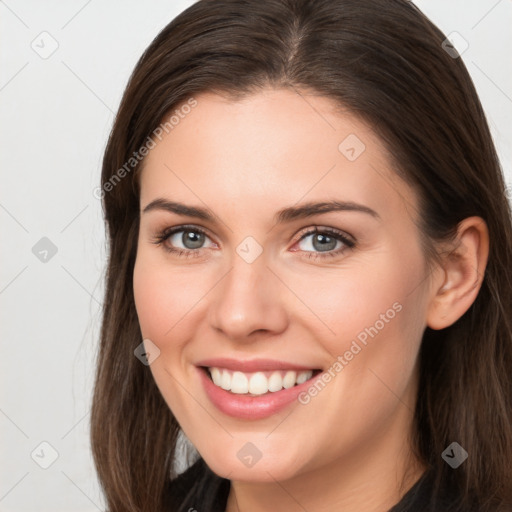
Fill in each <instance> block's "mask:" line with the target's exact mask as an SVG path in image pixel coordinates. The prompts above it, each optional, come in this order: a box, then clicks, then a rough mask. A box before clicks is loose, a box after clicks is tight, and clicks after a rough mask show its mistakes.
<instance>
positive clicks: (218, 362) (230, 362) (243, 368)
mask: <svg viewBox="0 0 512 512" xmlns="http://www.w3.org/2000/svg"><path fill="white" fill-rule="evenodd" d="M196 365H197V366H206V367H208V368H225V369H226V370H232V371H240V372H246V373H251V372H257V371H272V370H299V371H300V370H304V371H307V370H315V369H318V368H317V367H313V366H303V365H300V364H295V363H288V362H286V361H278V360H275V359H250V360H243V361H242V360H237V359H231V358H227V357H217V358H213V359H204V360H202V361H199V362H197V363H196Z"/></svg>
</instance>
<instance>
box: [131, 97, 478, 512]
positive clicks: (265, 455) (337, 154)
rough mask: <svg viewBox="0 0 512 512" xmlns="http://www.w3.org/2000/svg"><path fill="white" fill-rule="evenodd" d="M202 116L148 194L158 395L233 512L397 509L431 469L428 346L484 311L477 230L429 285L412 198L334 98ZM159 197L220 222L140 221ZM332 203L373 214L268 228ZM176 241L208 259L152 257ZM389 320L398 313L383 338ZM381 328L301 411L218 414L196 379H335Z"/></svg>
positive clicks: (142, 270)
mask: <svg viewBox="0 0 512 512" xmlns="http://www.w3.org/2000/svg"><path fill="white" fill-rule="evenodd" d="M196 100H197V102H198V103H197V106H196V107H195V108H194V109H193V110H192V112H191V113H190V114H189V115H188V116H186V117H185V118H184V119H182V120H180V123H179V124H178V125H177V126H175V127H174V129H173V130H172V131H170V132H169V133H168V134H167V135H165V136H164V138H163V139H162V141H160V142H158V144H157V146H156V147H155V148H154V149H153V150H151V151H150V153H149V155H148V156H147V157H146V159H145V162H144V169H143V171H142V174H141V177H140V178H141V180H140V207H141V221H140V230H139V240H138V247H137V259H136V263H135V269H134V294H135V302H136V308H137V314H138V318H139V322H140V326H141V332H142V336H143V338H144V339H150V340H151V341H152V343H154V344H155V345H157V346H158V348H159V350H160V355H159V357H158V358H157V359H155V360H154V362H152V364H151V366H150V369H151V372H152V374H153V376H154V379H155V382H156V384H157V386H158V388H159V389H160V391H161V393H162V395H163V397H164V399H165V400H166V402H167V404H168V406H169V407H170V408H171V410H172V412H173V414H174V415H175V417H176V419H177V421H178V422H179V424H180V426H181V427H182V429H183V431H184V432H185V434H186V435H187V436H188V438H189V439H190V440H191V441H192V443H193V444H194V445H195V446H196V448H197V450H198V451H199V453H200V454H201V456H202V457H203V458H204V460H205V461H206V463H207V464H208V465H209V467H210V468H211V469H212V470H213V471H214V472H215V473H217V474H218V475H221V476H223V477H225V478H229V479H230V480H231V490H230V494H229V499H228V504H227V508H226V510H227V512H236V511H243V512H263V511H268V510H287V511H290V512H296V511H297V512H299V511H303V510H308V511H312V512H327V511H332V510H344V512H356V511H357V512H360V511H362V510H364V511H365V512H382V511H383V510H387V509H389V508H391V507H392V506H393V505H394V504H396V503H397V502H398V501H399V500H400V499H401V497H402V496H403V494H404V493H405V492H406V491H407V489H408V488H410V487H411V486H412V485H413V484H414V482H415V481H416V480H417V479H418V478H419V477H420V476H421V474H422V473H423V471H424V469H425V468H424V467H423V465H422V464H421V463H420V462H418V461H417V460H415V459H414V457H413V456H412V454H411V445H410V442H409V441H408V439H409V435H410V433H411V431H412V419H413V411H414V406H415V399H416V398H415V397H416V393H417V376H418V365H417V362H418V358H417V355H418V350H419V347H420V342H421V337H422V333H423V331H424V329H425V328H426V327H427V326H430V327H432V328H434V329H441V328H443V327H446V326H448V325H450V324H452V323H453V322H455V321H456V320H457V319H458V318H459V317H460V316H462V314H463V313H464V312H465V311H466V310H467V309H468V308H469V306H470V305H471V303H472V302H473V301H474V299H475V297H476V295H477V293H478V290H479V288H480V284H481V279H482V276H483V273H484V268H485V263H486V259H487V250H488V249H487V247H488V235H487V230H486V227H485V224H484V223H483V221H481V219H479V218H470V219H466V220H465V221H464V222H463V223H462V224H461V225H460V227H459V232H458V237H457V240H456V245H454V246H453V247H456V249H455V252H452V253H451V255H450V256H446V257H445V258H444V260H443V262H444V263H442V264H440V265H436V266H435V267H434V269H433V270H430V269H429V267H428V266H427V265H426V262H425V255H424V251H423V249H422V246H421V243H420V232H419V230H418V227H417V221H418V207H417V204H418V201H417V197H416V194H415V193H414V191H413V190H412V189H411V188H410V187H409V186H408V185H406V184H405V183H404V182H402V181H401V180H400V179H399V178H398V177H397V176H396V174H395V173H394V172H393V170H392V164H391V163H390V159H389V156H388V154H387V153H386V151H385V149H384V147H383V145H382V143H381V141H380V140H379V138H378V137H377V136H376V135H375V133H374V132H373V131H372V130H371V129H370V128H369V127H368V126H367V125H365V124H363V123H362V122H361V121H360V120H358V119H357V118H355V117H354V116H352V115H349V114H341V113H339V112H338V113H336V112H334V109H333V103H332V102H331V100H329V99H327V98H323V97H319V96H314V95H312V94H309V95H306V94H305V93H303V94H302V95H299V94H297V92H295V91H293V90H286V89H277V90H271V89H265V90H263V91H261V92H258V93H256V94H253V95H251V96H248V97H246V98H244V99H243V100H240V101H236V102H235V101H230V100H227V99H225V98H223V97H221V96H219V95H216V94H213V93H204V94H201V95H197V96H196ZM350 134H355V135H356V136H357V138H358V139H359V140H360V141H362V142H363V143H364V145H365V150H364V151H363V152H362V153H361V154H360V156H358V157H357V158H356V159H354V160H353V161H351V160H349V159H348V158H347V157H346V155H345V154H343V153H342V152H341V151H340V150H339V149H338V146H339V144H340V143H341V142H342V141H343V140H344V139H346V137H347V136H349V135H350ZM351 156H352V155H351ZM158 198H161V199H165V200H168V201H175V202H180V203H183V204H185V205H188V206H196V207H201V208H208V209H209V210H210V211H211V212H213V214H214V216H215V217H214V219H212V220H203V219H199V218H197V217H189V216H185V215H182V214H176V213H174V212H170V211H166V210H163V209H158V208H154V209H150V210H148V211H144V210H145V208H146V206H147V205H149V204H150V203H151V202H152V201H154V200H155V199H158ZM330 200H338V201H343V202H349V203H356V204H357V205H361V206H364V207H365V208H367V209H371V210H372V211H373V212H374V213H368V211H360V210H342V211H330V212H327V213H317V214H315V215H314V216H311V217H306V218H295V219H288V220H285V221H283V222H281V223H276V219H275V215H276V212H278V211H279V210H281V209H283V208H285V207H291V206H299V205H302V204H304V203H306V202H308V203H309V202H326V201H330ZM183 225H187V226H189V228H188V229H190V226H192V227H200V228H202V229H203V230H204V231H206V237H205V238H204V243H203V244H202V245H201V246H200V248H197V247H198V246H197V245H196V246H194V245H190V244H189V245H188V246H186V245H184V243H183V237H182V235H183V234H188V231H186V229H185V231H186V232H185V233H183V232H179V233H178V234H177V235H176V234H174V235H172V236H171V237H170V238H169V239H168V240H167V241H165V242H163V243H162V244H160V245H158V244H155V243H154V239H155V237H156V236H157V235H158V234H159V233H160V232H161V231H162V230H164V229H166V228H170V227H174V226H176V227H178V226H183ZM315 226H318V227H319V230H320V231H321V228H331V229H334V230H336V231H339V232H341V233H342V234H344V235H345V236H348V237H349V239H350V240H353V241H355V245H354V246H353V247H350V246H349V245H345V244H344V243H343V242H341V241H339V242H334V241H333V243H332V244H331V245H330V246H329V249H328V252H330V253H331V254H332V253H335V252H336V251H338V253H337V255H335V256H333V257H329V256H325V254H326V253H325V252H324V251H325V249H324V250H322V246H321V245H320V244H313V240H314V238H315V235H307V236H305V237H304V234H305V233H306V232H307V231H309V229H310V228H313V227H315ZM193 233H194V232H193V230H192V234H193ZM249 236H250V237H253V239H255V240H256V241H257V243H258V244H259V246H260V247H261V249H262V253H261V254H260V255H259V256H258V257H257V258H256V259H255V260H254V261H252V262H251V263H248V262H247V261H246V260H245V259H244V258H242V257H240V255H239V254H238V253H237V251H236V249H237V247H238V246H239V245H240V243H241V242H242V241H244V240H245V239H246V237H249ZM326 236H330V235H329V233H327V234H326ZM331 236H332V235H331ZM334 240H336V239H334ZM165 247H174V248H176V249H181V250H184V251H187V250H188V252H189V253H192V252H194V253H195V254H193V255H191V256H192V257H183V256H181V257H180V256H178V255H177V254H176V253H171V252H168V251H166V250H165ZM331 247H332V248H331ZM339 248H341V249H342V250H341V251H339V250H338V249H339ZM251 250H253V249H251ZM322 255H324V256H323V257H322ZM315 256H316V257H315ZM394 304H395V308H396V309H398V307H397V306H396V305H397V304H398V305H399V306H401V307H400V308H399V309H400V311H399V312H398V311H395V313H396V314H395V313H394V314H393V318H392V319H389V318H388V319H387V320H388V321H386V322H385V323H383V322H380V324H377V323H376V322H377V321H378V320H379V319H380V318H382V317H381V316H380V315H382V314H384V313H385V312H386V311H388V310H390V308H391V309H392V306H393V305H394ZM381 324H382V325H383V327H382V328H381V327H380V325H381ZM376 325H377V326H378V327H377V330H378V333H377V334H376V335H375V336H374V337H368V342H367V345H366V346H364V347H363V348H362V350H360V351H359V352H358V353H357V355H355V356H354V357H353V358H352V359H351V360H350V361H348V364H346V366H344V368H343V370H342V371H340V372H338V373H336V376H335V377H334V378H332V379H331V381H330V382H329V383H328V384H327V385H326V386H325V388H324V389H323V390H322V391H321V392H319V393H318V394H316V395H315V396H314V397H310V398H311V399H310V401H309V402H308V403H299V402H298V401H295V402H294V403H292V404H291V405H288V406H287V407H286V408H285V409H283V410H281V411H279V412H277V413H276V414H272V415H271V416H269V417H266V418H263V419H257V420H248V419H241V418H235V417H232V416H229V415H226V414H225V413H224V412H221V411H220V410H219V409H218V408H217V407H215V405H214V404H213V403H212V402H211V401H210V399H209V398H208V396H207V395H206V393H205V390H204V388H203V386H202V383H201V381H200V379H199V377H198V371H197V368H196V365H195V363H197V362H198V361H200V360H201V359H206V358H212V357H231V358H235V359H237V360H251V359H255V358H265V359H279V360H281V361H287V362H290V363H294V364H301V365H304V366H307V367H311V368H318V369H321V370H323V371H324V372H326V370H327V369H328V368H332V366H333V363H334V362H335V361H336V358H337V357H338V356H339V355H343V354H345V353H346V351H347V350H349V349H350V347H351V344H352V342H353V341H354V340H356V339H357V336H358V335H360V333H361V332H363V331H364V330H365V329H366V328H370V327H371V326H376ZM359 345H361V343H360V344H359ZM361 346H362V345H361ZM247 442H250V443H252V444H253V445H254V446H255V447H257V450H258V451H259V453H260V454H261V459H260V460H259V461H258V462H257V463H256V464H254V465H253V466H251V467H248V466H246V465H244V464H243V463H242V462H241V460H240V458H239V457H238V456H237V452H239V450H240V449H241V448H242V447H243V446H244V445H246V443H247ZM404 477H405V488H402V489H401V488H400V483H401V482H402V480H403V479H404Z"/></svg>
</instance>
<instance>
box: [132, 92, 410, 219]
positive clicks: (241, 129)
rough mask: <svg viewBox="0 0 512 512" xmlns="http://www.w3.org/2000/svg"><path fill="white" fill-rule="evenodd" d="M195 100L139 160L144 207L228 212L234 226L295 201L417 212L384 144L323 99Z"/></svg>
mask: <svg viewBox="0 0 512 512" xmlns="http://www.w3.org/2000/svg"><path fill="white" fill-rule="evenodd" d="M194 99H195V101H196V104H195V106H194V107H193V108H190V109H184V110H183V111H182V112H181V115H180V116H179V120H178V116H177V117H175V118H174V121H175V124H173V126H172V129H169V130H168V133H164V135H163V137H162V140H161V141H157V144H156V147H155V148H154V149H152V150H151V151H150V152H149V154H148V155H147V157H146V158H145V161H144V167H143V170H142V174H141V206H143V205H145V204H147V203H148V202H149V201H151V200H153V199H154V198H156V197H168V198H174V199H179V200H183V201H189V202H193V203H194V204H198V203H199V202H203V203H207V204H208V206H210V207H211V208H212V209H214V210H215V208H219V207H227V206H230V207H231V211H230V213H234V212H235V210H236V215H237V216H240V217H241V218H243V217H247V216H251V217H254V214H255V209H257V211H258V212H259V213H262V214H263V212H264V211H267V209H268V213H269V215H271V214H273V213H274V212H275V211H277V210H279V209H281V208H282V207H283V205H288V204H290V205H291V204H295V203H297V202H299V201H301V200H304V201H313V200H325V199H340V200H346V201H353V202H360V203H363V204H367V205H368V206H370V207H371V208H373V209H376V210H379V209H380V210H383V211H384V212H385V211H386V210H389V209H394V210H402V213H403V211H404V210H405V211H407V212H409V213H410V211H411V208H412V210H415V209H416V198H415V194H414V193H413V191H412V190H411V189H410V188H409V187H408V185H406V184H405V183H404V182H403V181H402V180H401V179H400V178H399V177H398V176H397V175H396V173H395V172H393V170H392V165H393V164H392V162H391V159H390V157H389V155H388V153H387V151H386V149H385V147H384V145H383V144H382V142H381V140H380V139H379V138H378V137H377V135H376V134H375V133H374V132H373V130H372V129H371V128H370V127H369V126H367V125H366V124H365V123H363V122H362V121H361V120H360V119H358V118H357V117H355V116H354V115H351V114H349V113H347V112H343V111H342V109H341V108H340V107H339V106H337V105H336V104H335V103H334V102H333V101H332V100H330V99H328V98H325V97H321V96H318V95H316V96H315V95H312V94H311V93H309V94H307V93H305V92H299V91H296V90H291V89H277V90H275V89H266V90H262V91H260V92H258V93H255V94H252V95H250V96H246V97H244V98H243V99H241V100H237V101H233V100H229V99H227V98H225V97H223V96H220V95H217V94H213V93H202V94H200V95H197V96H195V97H194ZM179 109H180V107H179V106H177V107H176V108H175V109H174V110H173V112H176V110H178V111H179ZM185 112H186V113H185ZM176 120H178V122H176ZM164 122H165V120H164ZM235 206H236V208H235ZM225 213H227V212H225Z"/></svg>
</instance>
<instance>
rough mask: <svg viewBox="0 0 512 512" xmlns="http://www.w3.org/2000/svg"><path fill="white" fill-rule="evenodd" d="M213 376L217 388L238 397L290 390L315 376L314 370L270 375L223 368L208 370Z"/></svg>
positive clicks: (280, 372)
mask: <svg viewBox="0 0 512 512" xmlns="http://www.w3.org/2000/svg"><path fill="white" fill-rule="evenodd" d="M208 371H209V372H210V375H211V376H212V380H213V383H214V384H215V385H216V386H219V387H221V388H222V389H225V390H226V391H231V392H232V393H235V394H237V395H245V394H247V393H250V394H252V395H264V394H265V393H268V392H269V391H270V392H272V393H274V392H276V391H281V390H282V389H283V388H284V389H289V388H292V387H293V386H295V385H296V384H302V383H304V382H306V381H307V380H309V379H310V378H311V377H312V376H313V371H312V370H306V371H302V372H300V373H298V372H296V371H293V370H288V371H274V372H272V373H271V374H270V375H269V372H267V375H269V376H268V377H267V375H265V373H264V372H256V373H243V372H238V371H235V372H232V371H230V370H226V369H224V368H223V369H221V368H208Z"/></svg>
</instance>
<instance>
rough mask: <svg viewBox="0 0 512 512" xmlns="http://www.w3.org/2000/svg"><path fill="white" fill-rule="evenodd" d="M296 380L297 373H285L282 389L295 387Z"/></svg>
mask: <svg viewBox="0 0 512 512" xmlns="http://www.w3.org/2000/svg"><path fill="white" fill-rule="evenodd" d="M296 379H297V373H296V372H286V375H285V376H284V379H283V387H284V388H285V389H288V388H291V387H293V386H295V380H296Z"/></svg>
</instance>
